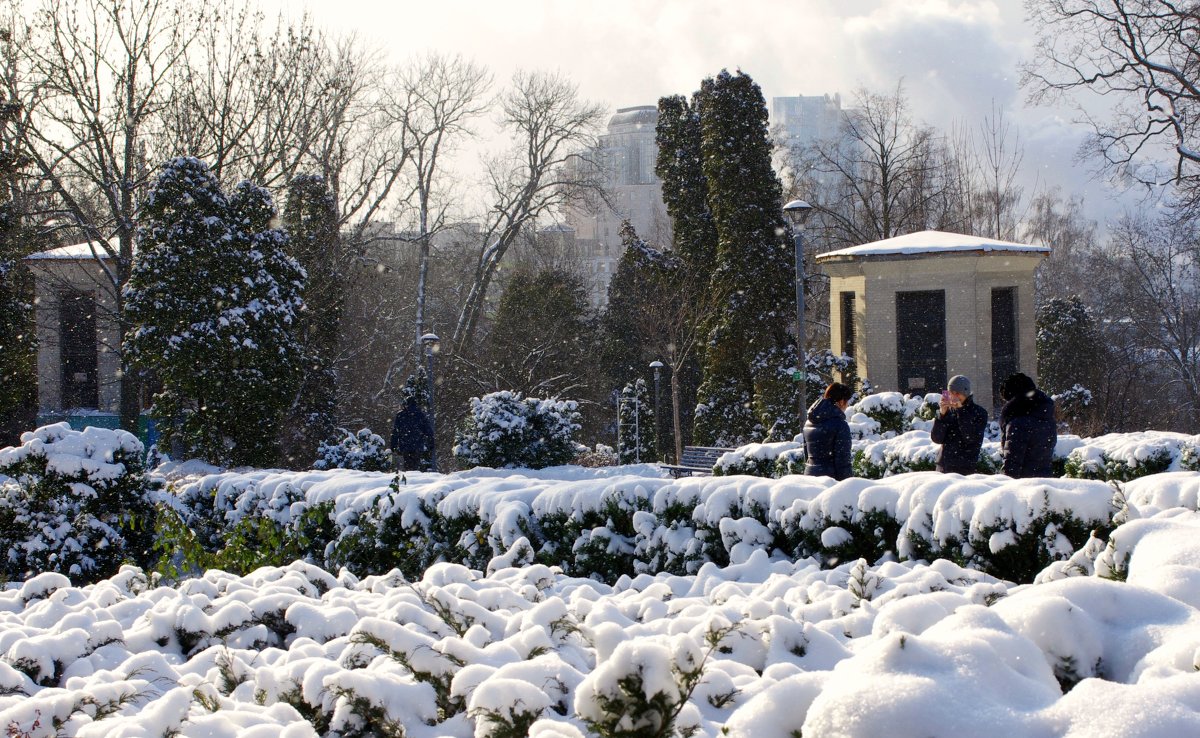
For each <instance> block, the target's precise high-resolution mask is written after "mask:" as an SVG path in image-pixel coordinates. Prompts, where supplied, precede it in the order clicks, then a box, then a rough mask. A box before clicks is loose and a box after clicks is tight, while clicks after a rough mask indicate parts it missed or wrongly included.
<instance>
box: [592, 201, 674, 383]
mask: <svg viewBox="0 0 1200 738" xmlns="http://www.w3.org/2000/svg"><path fill="white" fill-rule="evenodd" d="M621 243H622V245H623V246H624V250H623V251H622V252H621V259H620V260H619V261H618V262H617V270H616V272H615V273H614V274H613V277H612V280H611V281H609V283H608V303H607V304H606V305H605V307H604V312H603V313H602V314H601V316H600V329H601V336H600V340H601V363H602V364H603V365H604V368H605V371H606V373H607V375H608V378H609V380H610V382H611V383H612V385H616V383H618V382H620V381H622V380H623V379H624V378H625V377H628V376H629V375H631V374H638V373H641V372H642V371H643V370H645V368H646V365H647V364H648V363H649V362H651V361H654V360H655V359H662V358H663V357H664V356H666V353H667V346H666V340H665V335H664V332H663V331H662V330H661V326H658V325H655V324H654V322H653V321H652V320H647V317H648V316H650V315H652V314H653V307H654V306H655V305H658V304H661V303H662V301H664V300H670V299H672V298H673V297H674V295H672V294H671V290H670V288H671V285H672V283H673V282H674V279H675V272H676V270H678V269H680V268H682V266H683V264H682V262H681V261H680V260H679V258H678V257H676V256H675V255H674V253H673V252H670V251H659V250H658V249H655V248H653V247H652V246H650V245H649V244H648V243H646V242H645V241H643V240H642V239H641V238H640V237H639V236H638V234H637V231H636V230H635V229H634V228H633V226H632V225H631V224H630V223H629V221H625V222H623V223H622V224H621ZM610 386H611V385H610Z"/></svg>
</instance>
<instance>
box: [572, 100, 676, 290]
mask: <svg viewBox="0 0 1200 738" xmlns="http://www.w3.org/2000/svg"><path fill="white" fill-rule="evenodd" d="M657 123H658V108H657V107H655V106H653V105H639V106H637V107H632V108H621V109H619V110H618V111H617V112H616V114H615V115H613V117H612V118H611V119H610V120H609V121H608V131H607V133H605V134H603V135H602V136H600V140H599V146H598V149H597V151H596V159H597V161H598V163H599V165H600V166H602V167H603V169H604V172H605V179H606V184H607V187H608V191H609V194H610V196H611V197H612V208H609V207H607V206H605V205H603V204H600V205H598V206H597V207H596V209H595V212H591V211H587V210H582V209H575V210H572V211H571V212H569V213H568V214H567V216H566V220H567V224H568V225H569V226H570V227H571V228H572V229H573V230H574V232H575V249H576V253H577V254H578V259H579V263H580V266H581V267H582V270H583V272H584V274H585V276H586V277H587V279H588V292H589V296H590V298H591V302H592V306H593V307H596V308H600V307H603V306H604V305H605V304H606V303H607V302H608V283H609V281H610V280H611V279H612V276H613V274H614V273H615V272H616V269H617V262H618V261H620V259H621V249H622V246H621V221H623V220H628V221H629V222H630V223H632V224H633V227H634V228H635V229H636V230H637V232H638V235H639V236H641V237H642V238H643V239H644V240H645V241H647V242H649V243H650V244H652V245H654V246H656V247H660V248H663V247H668V246H670V245H671V225H670V220H669V219H668V218H667V208H666V206H665V205H664V204H663V199H662V182H661V181H660V180H659V179H658V176H657V175H656V174H655V173H654V166H655V163H656V161H657V159H658V145H657V144H656V143H655V141H654V127H655V125H656V124H657Z"/></svg>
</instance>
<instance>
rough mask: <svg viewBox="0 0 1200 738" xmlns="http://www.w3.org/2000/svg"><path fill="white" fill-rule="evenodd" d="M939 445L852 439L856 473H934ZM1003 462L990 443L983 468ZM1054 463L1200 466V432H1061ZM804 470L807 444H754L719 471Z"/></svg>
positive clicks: (1114, 470)
mask: <svg viewBox="0 0 1200 738" xmlns="http://www.w3.org/2000/svg"><path fill="white" fill-rule="evenodd" d="M892 394H896V393H892ZM871 397H876V395H872V396H871ZM868 399H870V398H868ZM939 448H940V447H939V446H938V444H936V443H934V442H933V440H932V439H931V438H930V437H929V431H928V430H920V429H917V430H910V431H908V432H906V433H902V434H900V435H893V434H888V435H887V437H886V438H885V437H880V436H877V435H875V436H872V435H864V436H862V437H860V438H855V440H854V441H852V453H853V460H852V467H853V469H854V474H855V476H859V477H863V478H866V479H882V478H884V477H890V476H894V475H896V474H906V473H908V472H915V471H931V470H932V469H933V468H934V466H935V464H936V462H937V453H938V449H939ZM1003 466H1004V458H1003V456H1002V455H1001V453H1000V444H999V442H998V441H994V440H989V441H984V443H983V448H982V449H981V450H980V453H979V465H978V467H977V470H978V472H979V473H980V474H997V473H1000V471H1001V469H1002V468H1003ZM1054 466H1055V472H1056V475H1057V476H1064V477H1071V478H1075V479H1097V480H1101V481H1117V482H1126V481H1129V480H1131V479H1137V478H1139V477H1144V476H1146V475H1148V474H1159V473H1162V472H1168V471H1181V470H1183V471H1194V470H1200V436H1188V435H1184V434H1181V433H1168V432H1163V431H1144V432H1141V433H1112V434H1109V435H1105V436H1099V437H1097V438H1080V437H1079V436H1070V435H1064V436H1059V438H1058V444H1057V446H1056V448H1055V452H1054ZM803 471H804V449H803V444H801V443H752V444H749V445H746V446H742V447H740V448H737V449H735V450H733V451H731V452H728V453H726V454H724V455H722V456H721V458H720V459H718V460H717V464H716V466H715V467H714V469H713V473H714V474H718V475H722V474H724V475H728V474H751V475H754V476H762V477H774V478H778V477H781V476H784V475H785V474H802V473H803Z"/></svg>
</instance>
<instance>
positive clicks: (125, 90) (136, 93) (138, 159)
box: [18, 0, 208, 428]
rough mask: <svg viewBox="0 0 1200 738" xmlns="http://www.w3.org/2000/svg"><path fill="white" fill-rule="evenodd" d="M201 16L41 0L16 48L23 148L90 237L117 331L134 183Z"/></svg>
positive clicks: (163, 6) (129, 419)
mask: <svg viewBox="0 0 1200 738" xmlns="http://www.w3.org/2000/svg"><path fill="white" fill-rule="evenodd" d="M207 18H208V16H207V14H206V11H205V10H204V9H203V8H202V7H200V6H197V5H193V4H191V3H190V2H187V0H136V1H135V0H44V2H43V3H42V5H41V6H40V7H39V9H38V10H37V11H36V12H35V13H34V14H33V17H32V23H31V31H32V32H31V34H30V38H29V43H27V44H25V45H24V46H23V47H22V49H21V51H22V52H23V58H22V59H21V62H22V63H23V64H24V65H25V66H26V68H27V70H28V87H27V88H26V89H24V90H21V91H20V92H21V93H22V94H19V95H18V97H19V98H20V99H22V100H24V101H25V102H26V105H27V106H28V114H27V115H26V117H25V119H24V120H23V130H22V133H23V136H24V139H25V142H26V144H27V148H26V151H27V152H28V153H29V155H30V158H31V159H32V161H33V163H34V165H35V166H36V167H37V169H38V170H39V171H40V174H41V176H42V177H44V178H45V180H46V181H47V182H48V183H49V184H50V186H51V187H52V189H53V191H54V194H55V195H56V197H57V199H58V201H59V202H60V203H61V213H60V216H61V220H62V222H63V223H64V225H67V226H69V227H70V228H71V230H72V231H74V232H76V233H79V234H82V237H83V238H84V239H86V240H87V241H89V242H90V243H91V244H92V245H93V250H94V252H95V254H96V256H97V259H96V262H97V265H98V266H99V269H100V270H101V271H102V272H103V274H104V277H105V279H104V282H105V287H106V288H107V289H110V290H111V292H112V298H113V301H114V304H115V305H117V315H116V316H115V317H116V318H117V320H118V324H119V326H120V329H121V335H122V336H124V334H125V331H126V330H127V329H128V326H127V325H126V324H125V322H124V320H123V319H122V318H121V313H122V311H121V309H120V306H121V304H122V295H121V290H122V288H123V287H124V285H125V283H126V282H127V281H128V279H129V273H130V268H131V266H132V261H133V245H134V235H135V234H134V231H135V228H136V223H137V209H138V206H139V192H140V191H141V190H142V188H144V187H145V186H146V184H147V182H148V178H149V177H150V175H151V170H150V167H149V166H148V165H147V159H148V155H149V152H148V151H147V139H148V132H149V131H148V128H149V127H150V126H151V125H152V124H153V122H154V121H155V119H156V116H157V115H158V113H159V111H160V110H161V109H162V107H163V105H164V104H165V101H166V99H167V83H168V80H169V78H170V76H171V74H172V73H173V71H174V69H175V68H176V66H177V65H179V64H180V63H181V62H182V61H183V60H184V59H185V57H186V53H187V50H188V47H189V45H190V44H191V43H192V40H193V39H194V38H195V33H194V31H195V29H196V28H197V27H198V26H200V25H201V24H202V23H204V22H205V21H206V19H207ZM114 234H115V240H114V241H111V242H110V241H109V237H110V236H112V235H114ZM126 380H127V381H124V382H122V384H121V388H122V391H121V403H120V405H121V411H120V415H121V424H122V426H123V427H126V428H133V427H134V425H135V423H136V422H137V415H138V412H139V409H140V408H139V403H138V390H137V387H136V385H135V383H134V382H133V381H129V378H128V377H126Z"/></svg>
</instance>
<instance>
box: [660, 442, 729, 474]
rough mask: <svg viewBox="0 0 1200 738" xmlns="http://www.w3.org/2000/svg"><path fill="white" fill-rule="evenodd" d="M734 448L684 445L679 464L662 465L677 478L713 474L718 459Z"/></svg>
mask: <svg viewBox="0 0 1200 738" xmlns="http://www.w3.org/2000/svg"><path fill="white" fill-rule="evenodd" d="M732 450H733V449H731V448H720V447H718V446H684V447H683V458H682V459H680V460H679V463H678V464H661V465H660V466H662V468H664V469H666V470H667V471H669V472H671V476H673V477H675V478H676V479H678V478H679V477H682V476H691V475H693V474H712V470H713V466H714V465H715V464H716V463H717V459H719V458H721V455H722V454H724V453H727V452H729V451H732Z"/></svg>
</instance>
